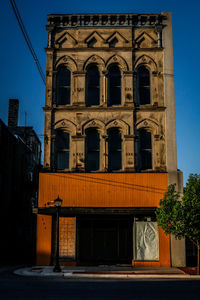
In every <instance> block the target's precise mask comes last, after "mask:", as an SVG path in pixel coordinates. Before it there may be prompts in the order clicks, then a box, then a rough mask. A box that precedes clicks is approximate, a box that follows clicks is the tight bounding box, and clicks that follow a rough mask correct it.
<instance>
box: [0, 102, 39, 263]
mask: <svg viewBox="0 0 200 300" xmlns="http://www.w3.org/2000/svg"><path fill="white" fill-rule="evenodd" d="M18 107H19V101H18V100H17V99H10V102H9V115H8V126H7V125H6V124H4V123H3V121H2V120H0V148H1V155H0V195H1V212H0V220H1V221H0V223H1V248H0V253H1V259H0V263H1V264H8V263H9V264H12V263H14V264H16V263H18V264H19V263H29V264H30V263H31V264H32V263H34V260H35V251H34V247H35V240H36V229H35V225H36V220H35V219H36V218H35V216H33V214H32V207H33V206H34V205H35V206H36V205H37V197H38V175H39V169H40V167H41V164H40V159H41V142H40V140H39V138H38V136H37V135H36V133H35V131H34V130H33V127H26V126H23V127H22V126H18Z"/></svg>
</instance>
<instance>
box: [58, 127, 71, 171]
mask: <svg viewBox="0 0 200 300" xmlns="http://www.w3.org/2000/svg"><path fill="white" fill-rule="evenodd" d="M55 150H56V166H57V169H58V170H65V169H69V164H70V135H69V133H68V132H65V131H63V130H60V129H59V130H56V138H55Z"/></svg>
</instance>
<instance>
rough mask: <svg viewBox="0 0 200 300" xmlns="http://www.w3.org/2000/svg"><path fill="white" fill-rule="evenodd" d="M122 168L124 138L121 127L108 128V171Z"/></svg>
mask: <svg viewBox="0 0 200 300" xmlns="http://www.w3.org/2000/svg"><path fill="white" fill-rule="evenodd" d="M121 169H122V138H121V132H120V130H119V128H110V129H109V130H108V171H117V170H121Z"/></svg>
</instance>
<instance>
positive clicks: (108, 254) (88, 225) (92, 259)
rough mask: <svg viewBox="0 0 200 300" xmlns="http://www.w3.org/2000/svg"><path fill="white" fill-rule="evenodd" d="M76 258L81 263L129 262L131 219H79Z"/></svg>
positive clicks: (130, 256)
mask: <svg viewBox="0 0 200 300" xmlns="http://www.w3.org/2000/svg"><path fill="white" fill-rule="evenodd" d="M77 224H78V228H77V229H78V241H77V242H78V249H77V252H78V253H77V254H78V260H79V262H80V263H81V264H84V263H87V264H88V263H90V264H113V263H127V264H128V263H131V260H132V252H133V251H132V248H133V247H132V221H131V220H129V219H128V220H127V219H105V218H96V219H92V218H91V219H87V220H86V219H79V220H78V222H77Z"/></svg>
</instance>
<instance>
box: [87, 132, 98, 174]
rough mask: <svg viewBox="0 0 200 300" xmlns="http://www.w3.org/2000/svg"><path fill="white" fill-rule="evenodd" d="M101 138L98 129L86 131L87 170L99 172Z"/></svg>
mask: <svg viewBox="0 0 200 300" xmlns="http://www.w3.org/2000/svg"><path fill="white" fill-rule="evenodd" d="M99 154H100V138H99V132H98V131H97V129H96V128H88V129H87V130H86V143H85V170H86V172H89V171H97V170H99V165H100V159H99Z"/></svg>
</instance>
